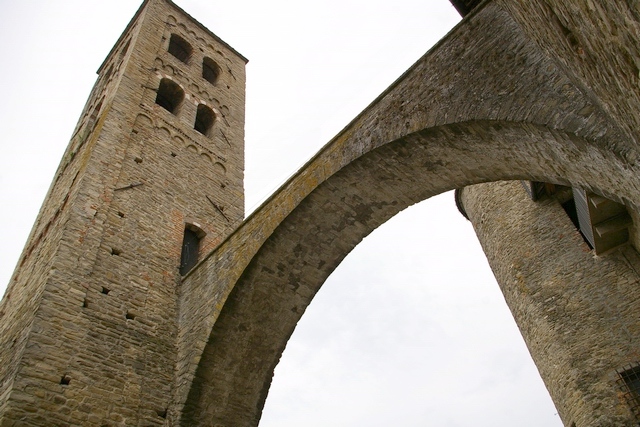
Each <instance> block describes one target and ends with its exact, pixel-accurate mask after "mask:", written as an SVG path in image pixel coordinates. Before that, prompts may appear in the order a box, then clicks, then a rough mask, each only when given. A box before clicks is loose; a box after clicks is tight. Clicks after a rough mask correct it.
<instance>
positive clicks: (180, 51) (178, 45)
mask: <svg viewBox="0 0 640 427" xmlns="http://www.w3.org/2000/svg"><path fill="white" fill-rule="evenodd" d="M191 52H193V48H192V47H191V45H190V44H189V42H188V41H186V40H185V39H183V38H182V37H180V36H179V35H177V34H171V39H169V53H170V54H171V55H173V56H175V57H176V58H178V59H179V60H180V61H182V62H184V63H185V64H188V63H189V58H191Z"/></svg>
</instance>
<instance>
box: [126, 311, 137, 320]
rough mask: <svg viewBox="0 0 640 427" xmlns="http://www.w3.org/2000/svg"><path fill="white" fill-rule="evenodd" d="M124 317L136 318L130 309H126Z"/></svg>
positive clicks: (128, 318)
mask: <svg viewBox="0 0 640 427" xmlns="http://www.w3.org/2000/svg"><path fill="white" fill-rule="evenodd" d="M125 317H126V318H127V320H134V319H135V318H136V315H135V314H133V313H132V312H130V311H127V314H126V316H125Z"/></svg>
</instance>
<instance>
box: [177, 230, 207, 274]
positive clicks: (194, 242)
mask: <svg viewBox="0 0 640 427" xmlns="http://www.w3.org/2000/svg"><path fill="white" fill-rule="evenodd" d="M204 236H205V233H204V231H202V230H201V229H200V228H198V227H197V226H195V225H192V224H187V225H186V226H185V228H184V237H183V238H182V254H181V255H180V274H181V275H182V276H184V275H185V274H187V273H188V272H189V270H191V269H192V268H193V267H194V266H195V265H196V264H197V263H198V257H199V255H200V240H202V238H203V237H204Z"/></svg>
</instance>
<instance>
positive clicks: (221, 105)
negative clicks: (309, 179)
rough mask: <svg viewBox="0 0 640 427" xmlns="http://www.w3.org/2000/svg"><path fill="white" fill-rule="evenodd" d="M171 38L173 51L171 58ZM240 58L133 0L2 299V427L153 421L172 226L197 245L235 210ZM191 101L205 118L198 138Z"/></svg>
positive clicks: (162, 392)
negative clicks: (176, 50) (168, 93)
mask: <svg viewBox="0 0 640 427" xmlns="http://www.w3.org/2000/svg"><path fill="white" fill-rule="evenodd" d="M172 34H173V35H178V36H180V37H181V39H182V40H184V41H186V42H187V43H188V44H189V45H190V46H191V48H192V52H191V55H190V56H189V57H188V58H187V59H186V60H185V59H184V58H182V60H181V59H179V58H177V57H176V56H175V55H172V54H171V53H169V42H170V40H171V36H172ZM205 57H206V58H209V60H207V61H208V64H209V65H210V66H211V64H213V66H214V67H215V68H216V71H218V75H217V78H215V79H214V78H211V76H210V75H209V76H204V75H203V61H204V58H205ZM245 63H246V60H245V59H244V58H243V57H242V56H241V55H239V54H238V53H237V52H235V51H234V50H233V49H232V48H230V47H229V46H228V45H227V44H226V43H224V42H222V41H221V40H220V39H218V38H217V37H216V36H215V35H213V34H211V33H210V32H209V31H208V30H207V29H206V28H204V27H202V26H201V25H200V24H199V23H197V22H195V21H194V20H193V19H192V18H191V17H189V16H188V15H187V14H186V13H184V12H183V11H182V10H181V9H179V8H178V7H176V6H175V5H174V4H173V3H171V2H169V1H165V0H149V1H146V2H145V3H143V5H142V7H141V9H140V10H139V11H138V13H137V14H136V16H135V17H134V19H133V20H132V22H131V23H130V24H129V26H128V27H127V29H126V30H125V32H124V34H123V35H122V37H121V38H120V40H119V41H118V43H117V44H116V46H115V47H114V49H113V50H112V52H111V53H110V54H109V56H108V58H107V59H106V61H105V63H104V64H103V65H102V66H101V67H100V70H99V78H98V81H97V83H96V86H95V88H94V90H93V91H92V94H91V95H90V97H89V100H88V102H87V106H86V108H85V110H84V112H83V115H82V117H81V119H80V121H79V124H78V126H77V128H76V130H75V131H74V135H73V137H72V140H71V142H70V144H69V147H68V149H67V151H66V153H65V155H64V158H63V159H62V162H61V164H60V167H59V169H58V172H57V175H56V178H55V180H54V183H53V184H52V187H51V190H50V192H49V194H48V196H47V198H46V200H45V202H44V204H43V207H42V210H41V213H40V215H39V217H38V220H37V222H36V225H35V227H34V231H33V232H32V235H31V237H30V239H29V241H28V243H27V245H26V248H25V251H24V253H23V255H22V258H21V261H20V266H19V268H18V269H17V271H16V273H15V274H14V277H13V278H12V282H11V285H10V288H9V290H8V291H7V296H6V297H5V300H3V302H2V313H3V317H2V322H1V323H0V333H1V336H2V338H0V339H2V340H3V341H2V344H3V345H2V349H0V352H2V353H1V354H0V357H2V360H3V361H8V363H3V366H2V367H1V368H0V369H1V371H0V374H1V375H2V386H1V387H2V388H1V389H0V392H2V394H1V396H2V400H1V401H0V405H1V406H0V424H2V425H5V423H6V425H10V424H11V423H12V422H17V421H19V420H20V422H21V423H22V424H21V425H40V426H45V425H46V426H49V425H162V424H163V423H165V421H166V416H167V414H166V411H167V408H168V405H169V398H170V395H171V388H172V386H173V384H172V382H173V379H174V378H173V377H174V375H173V371H174V365H175V353H176V348H175V346H176V343H175V340H176V320H177V295H178V292H179V284H180V281H181V277H180V274H179V271H178V267H179V264H180V253H181V247H182V239H183V234H184V231H185V227H186V226H187V225H189V226H192V227H195V228H197V229H198V231H199V234H200V237H201V241H200V252H201V253H202V254H204V253H206V252H207V251H209V250H210V249H211V248H212V247H214V246H216V245H217V244H218V243H219V242H220V240H221V239H223V238H224V237H225V236H226V235H227V234H228V233H229V232H230V231H231V230H232V229H234V228H235V227H236V226H237V225H238V224H239V223H240V221H242V219H243V216H244V196H243V172H244V160H243V159H244V89H245V88H244V82H245V74H244V65H245ZM206 77H208V78H206ZM162 79H167V80H170V81H172V82H174V83H175V84H176V85H178V86H179V87H180V88H181V90H182V91H183V92H184V99H183V101H182V102H180V104H179V105H178V106H177V109H176V110H175V111H174V112H173V113H172V112H169V111H167V110H166V109H165V108H163V107H162V106H161V105H158V103H157V102H156V98H157V90H158V87H159V85H160V82H161V80H162ZM198 105H204V106H206V109H208V110H209V111H212V112H213V123H212V124H211V127H210V129H209V130H208V132H206V135H205V134H203V133H202V132H200V131H198V130H197V129H195V127H196V124H195V122H196V116H197V111H198ZM201 108H202V107H201Z"/></svg>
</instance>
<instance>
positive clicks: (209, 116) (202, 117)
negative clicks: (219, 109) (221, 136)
mask: <svg viewBox="0 0 640 427" xmlns="http://www.w3.org/2000/svg"><path fill="white" fill-rule="evenodd" d="M215 118H216V115H215V113H214V112H213V110H212V109H211V108H209V107H207V106H206V105H204V104H199V105H198V111H197V112H196V122H195V124H194V125H193V128H194V129H195V130H197V131H198V132H200V133H201V134H203V135H205V136H211V128H212V127H213V122H214V121H215Z"/></svg>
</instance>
